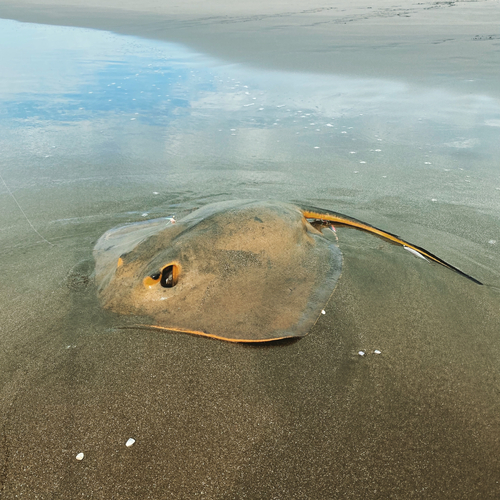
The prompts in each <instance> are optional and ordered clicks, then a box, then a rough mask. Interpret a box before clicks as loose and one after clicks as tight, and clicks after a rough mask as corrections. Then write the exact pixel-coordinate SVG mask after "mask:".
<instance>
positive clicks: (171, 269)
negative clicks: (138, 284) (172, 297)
mask: <svg viewBox="0 0 500 500" xmlns="http://www.w3.org/2000/svg"><path fill="white" fill-rule="evenodd" d="M180 270H181V266H180V265H179V264H176V263H172V264H168V265H167V266H165V267H164V268H163V269H162V270H161V271H159V272H157V273H153V274H150V275H149V276H146V277H145V278H144V279H143V281H142V282H143V284H144V286H145V287H146V288H153V287H154V286H155V285H157V284H158V283H160V285H161V286H162V287H163V288H172V287H173V286H175V285H177V281H178V280H179V274H180Z"/></svg>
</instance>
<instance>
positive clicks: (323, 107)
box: [0, 20, 500, 242]
mask: <svg viewBox="0 0 500 500" xmlns="http://www.w3.org/2000/svg"><path fill="white" fill-rule="evenodd" d="M0 24H1V30H0V51H1V53H2V60H3V64H2V66H3V67H2V73H3V78H2V81H1V82H0V109H1V114H0V129H1V130H2V135H3V137H2V138H1V139H0V146H1V147H2V150H3V159H2V161H1V162H0V168H1V169H2V175H3V177H4V178H5V179H6V181H7V182H8V185H9V186H10V187H11V188H12V190H13V191H14V192H16V191H18V190H23V189H25V188H30V186H33V185H40V184H44V185H45V186H47V187H48V188H49V187H50V188H51V189H52V191H53V189H55V188H56V187H57V186H59V187H60V186H61V185H65V184H68V183H72V185H71V186H68V189H67V191H66V194H65V195H64V193H62V194H61V191H60V190H59V191H57V193H58V194H57V197H62V198H64V197H65V196H66V197H69V198H71V199H72V206H73V215H75V216H76V215H78V213H80V214H81V216H84V215H87V214H88V207H86V208H85V207H83V205H78V203H77V202H76V201H75V200H77V199H78V196H77V195H75V192H74V184H75V183H78V185H80V186H82V189H83V192H84V191H85V190H86V189H87V190H89V189H94V187H92V186H90V184H89V182H91V180H92V179H93V180H94V181H96V182H97V181H99V182H100V183H101V184H102V183H103V182H106V183H107V184H106V190H103V191H102V193H97V191H96V193H97V194H96V196H97V199H99V198H100V199H103V198H107V199H112V200H115V201H120V200H123V199H126V198H127V194H125V193H123V192H122V191H120V192H118V191H117V190H116V189H118V188H116V186H117V185H120V186H122V184H123V183H124V182H126V183H127V182H128V183H130V182H133V183H134V185H138V184H139V186H140V189H144V190H146V191H148V192H151V189H152V188H153V189H155V190H156V191H157V192H161V191H163V192H168V193H170V194H172V193H178V192H181V191H183V192H185V193H187V194H186V196H187V197H191V199H192V201H193V203H195V202H196V203H199V202H200V201H202V200H203V199H224V198H228V197H229V198H232V197H236V198H237V197H262V198H269V197H271V198H279V199H284V200H307V201H311V202H315V203H318V204H322V205H323V206H326V207H327V208H335V209H338V210H340V211H342V210H343V209H344V210H345V209H353V210H354V213H353V212H352V211H351V212H350V213H351V214H352V215H363V213H362V212H361V213H359V212H357V210H360V206H361V205H362V204H363V203H364V204H365V207H364V208H363V209H362V210H365V211H367V213H368V212H370V211H371V210H373V211H375V212H377V211H378V212H381V211H383V212H385V213H387V214H388V217H389V218H391V217H393V216H394V217H401V214H402V213H406V212H408V217H406V222H407V221H408V220H416V219H418V218H422V216H425V217H426V218H428V219H429V224H432V220H433V218H434V215H433V213H434V212H433V210H434V211H436V210H437V208H436V207H435V206H436V204H439V203H444V204H449V205H460V206H463V207H467V209H471V208H474V209H481V210H486V212H487V213H490V214H493V213H496V212H495V211H496V207H497V206H498V201H499V200H500V175H499V173H498V171H497V169H496V167H495V165H496V160H497V159H498V157H499V153H500V141H498V132H499V131H500V104H499V102H498V100H497V99H495V98H493V97H489V96H485V95H475V94H471V93H469V91H468V85H470V83H471V82H469V81H467V80H464V81H463V82H462V83H463V93H451V92H448V91H446V89H442V88H434V89H428V88H421V87H417V86H414V85H412V84H411V83H409V82H396V81H388V80H382V79H380V80H373V79H371V80H368V79H359V78H353V77H346V76H336V75H314V74H305V73H282V72H269V71H257V70H253V69H251V68H247V67H243V66H241V65H235V64H227V63H223V62H221V61H217V60H214V59H210V58H208V57H205V56H202V55H199V54H194V53H192V52H190V51H188V50H187V49H185V48H183V47H182V46H179V45H175V44H167V43H162V42H156V41H149V40H142V39H137V38H133V37H124V36H118V35H114V34H111V33H107V32H100V31H95V30H84V29H78V28H67V27H55V26H41V25H30V24H22V23H17V22H13V21H5V20H2V21H0ZM131 179H132V180H131ZM98 188H102V186H99V187H98ZM98 188H95V189H94V190H96V189H98ZM115 188H116V189H115ZM120 189H121V187H120ZM21 194H22V193H21V192H20V193H19V195H20V196H21ZM80 195H81V197H82V200H83V198H85V196H86V195H85V194H80ZM21 197H22V196H21ZM51 197H52V199H53V198H54V195H53V192H52V194H51ZM388 198H390V199H388ZM42 202H43V201H41V202H40V203H42ZM82 203H83V202H82ZM141 203H143V200H141ZM367 204H368V205H370V208H367V206H368V205H367ZM432 204H434V205H435V206H434V207H432V206H431V205H432ZM52 205H53V207H54V210H55V208H56V206H57V204H56V203H52ZM382 206H383V210H381V208H380V207H382ZM129 208H130V207H129ZM145 208H148V209H149V208H151V207H145ZM47 210H48V209H47ZM68 210H69V208H68V207H67V206H63V205H62V204H61V206H60V208H59V209H58V210H55V212H54V213H49V214H47V216H48V217H52V218H59V217H62V216H63V212H65V211H68ZM114 210H116V206H115V208H114ZM137 210H138V211H140V212H141V213H142V212H143V211H144V208H138V209H137ZM162 210H163V207H161V206H158V210H157V211H158V213H160V212H161V211H162ZM56 212H57V213H56ZM150 212H151V213H154V209H153V208H152V209H151V210H150ZM401 223H404V221H402V222H401ZM455 227H456V228H455V229H452V231H453V232H460V231H461V230H460V229H459V224H458V222H457V223H456V226H455ZM470 238H471V239H474V240H477V241H478V242H482V241H483V240H484V241H491V240H497V239H500V238H497V237H496V236H495V235H492V234H485V235H480V236H478V235H474V234H471V235H470Z"/></svg>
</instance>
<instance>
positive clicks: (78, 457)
mask: <svg viewBox="0 0 500 500" xmlns="http://www.w3.org/2000/svg"><path fill="white" fill-rule="evenodd" d="M84 456H85V455H84V454H83V453H78V455H77V456H76V459H77V460H83V457H84Z"/></svg>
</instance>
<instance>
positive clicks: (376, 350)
mask: <svg viewBox="0 0 500 500" xmlns="http://www.w3.org/2000/svg"><path fill="white" fill-rule="evenodd" d="M373 354H382V352H381V351H379V350H378V349H375V350H374V351H373Z"/></svg>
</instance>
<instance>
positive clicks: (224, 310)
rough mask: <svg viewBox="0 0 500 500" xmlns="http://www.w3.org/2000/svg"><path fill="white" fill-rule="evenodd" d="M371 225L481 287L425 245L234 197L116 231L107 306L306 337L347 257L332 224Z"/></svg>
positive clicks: (176, 323)
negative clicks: (425, 248)
mask: <svg viewBox="0 0 500 500" xmlns="http://www.w3.org/2000/svg"><path fill="white" fill-rule="evenodd" d="M332 223H335V224H336V225H341V226H349V227H355V228H357V229H361V230H363V231H368V232H370V233H372V234H375V235H377V236H379V237H382V238H384V239H387V240H389V241H391V242H393V243H396V244H398V245H402V246H404V247H405V248H406V249H407V250H409V251H411V252H412V253H414V254H415V255H417V256H419V257H422V258H425V259H426V260H430V261H434V262H437V263H438V264H440V265H443V266H445V267H447V268H449V269H451V270H453V271H455V272H458V273H459V274H461V275H462V276H465V277H466V278H468V279H470V280H472V281H474V282H475V283H478V284H481V283H480V282H479V281H477V280H476V279H474V278H472V277H471V276H469V275H467V274H465V273H463V272H462V271H460V270H459V269H457V268H455V267H453V266H452V265H450V264H448V263H447V262H445V261H443V260H442V259H440V258H438V257H436V256H435V255H433V254H431V253H430V252H428V251H427V250H424V249H423V248H420V247H417V246H415V245H412V244H411V243H408V242H406V241H404V240H402V239H400V238H399V237H398V236H396V235H394V234H391V233H388V232H385V231H383V230H381V229H377V228H375V227H373V226H371V225H369V224H366V223H364V222H361V221H359V220H357V219H354V218H351V217H348V216H345V215H342V214H338V213H335V212H330V211H327V210H321V209H317V208H313V207H298V206H295V205H291V204H287V203H281V202H266V201H252V200H250V201H249V200H243V201H241V200H240V201H227V202H221V203H214V204H210V205H206V206H204V207H202V208H200V209H198V210H195V211H193V212H191V213H190V214H189V215H187V216H186V217H184V218H182V219H180V220H179V221H174V220H173V219H169V218H161V219H154V220H149V221H143V222H138V223H133V224H128V225H125V226H122V227H118V228H114V229H111V230H109V231H107V232H106V233H105V234H104V235H103V236H101V238H100V239H99V240H98V242H97V244H96V246H95V248H94V258H95V261H96V268H95V278H96V283H97V289H98V296H99V299H100V301H101V304H102V305H103V307H104V308H106V309H109V310H111V311H114V312H117V313H121V314H128V315H136V316H141V317H145V318H147V321H146V322H145V324H143V325H140V326H147V327H151V328H157V329H165V330H171V331H177V332H186V333H192V334H197V335H203V336H207V337H213V338H217V339H222V340H228V341H232V342H266V341H273V340H278V339H284V338H292V337H302V336H304V335H306V334H307V333H308V332H309V330H310V329H311V327H312V326H313V325H314V323H315V322H316V321H317V319H318V317H319V316H320V314H321V311H322V310H323V308H324V307H325V305H326V303H327V302H328V300H329V298H330V296H331V294H332V293H333V291H334V289H335V286H336V283H337V281H338V279H339V277H340V274H341V270H342V254H341V252H340V249H339V248H338V246H337V244H336V240H335V237H334V234H333V232H331V231H329V230H327V228H328V227H329V226H330V225H331V224H332Z"/></svg>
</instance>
